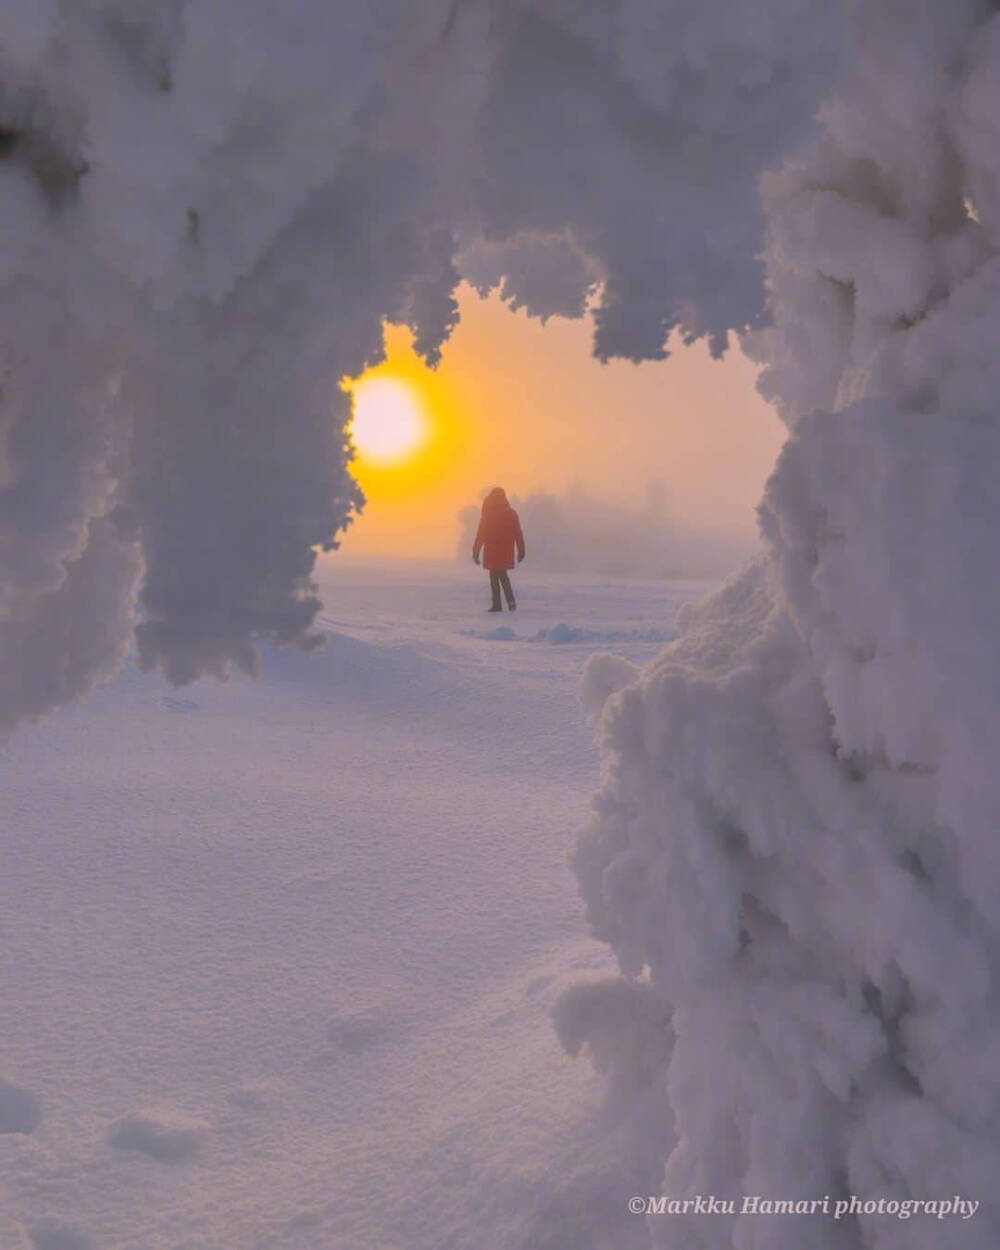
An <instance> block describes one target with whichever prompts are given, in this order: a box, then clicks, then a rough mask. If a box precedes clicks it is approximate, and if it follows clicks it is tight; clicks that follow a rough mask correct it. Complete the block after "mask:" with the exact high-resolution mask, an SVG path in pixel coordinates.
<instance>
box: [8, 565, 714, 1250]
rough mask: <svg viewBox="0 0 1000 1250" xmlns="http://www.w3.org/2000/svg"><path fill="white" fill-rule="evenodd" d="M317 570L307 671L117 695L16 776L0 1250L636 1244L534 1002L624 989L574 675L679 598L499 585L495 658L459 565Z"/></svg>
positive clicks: (630, 1177)
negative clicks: (574, 861) (573, 858)
mask: <svg viewBox="0 0 1000 1250" xmlns="http://www.w3.org/2000/svg"><path fill="white" fill-rule="evenodd" d="M324 579H329V582H330V583H331V584H330V585H328V586H327V587H326V590H327V591H328V592H330V593H331V600H333V598H334V596H335V599H336V602H337V605H338V612H337V620H336V623H335V625H333V626H331V628H334V629H336V631H337V632H335V633H333V634H332V636H331V638H330V642H329V645H328V646H327V648H326V649H324V650H323V651H320V652H318V653H315V654H312V655H308V656H305V655H301V654H299V653H296V652H282V653H277V652H267V653H265V656H264V660H263V667H262V674H261V678H260V680H258V681H240V682H232V683H229V684H227V685H221V686H220V685H216V684H214V683H210V682H205V683H197V684H195V685H194V686H191V687H188V688H187V689H185V690H184V691H183V692H181V693H178V692H176V691H174V690H172V689H171V688H170V687H168V686H166V685H165V684H161V683H160V682H159V681H156V680H150V679H149V678H147V677H143V676H141V675H139V674H138V673H136V672H134V671H132V670H128V671H126V672H125V673H123V674H122V675H121V676H120V677H119V678H118V679H117V680H116V681H115V682H114V683H112V684H111V685H109V686H107V687H105V688H104V689H102V690H101V691H99V692H98V693H97V694H96V695H95V696H94V697H93V698H91V699H90V700H89V701H88V702H87V703H86V704H84V705H83V706H81V707H76V708H72V709H63V710H61V711H59V712H57V713H56V714H55V715H53V717H52V718H51V719H50V720H49V721H48V722H47V723H46V724H45V725H44V726H41V727H39V728H37V729H31V730H27V731H25V732H23V733H22V734H20V735H19V736H18V737H17V739H16V740H15V741H14V742H13V743H12V745H11V747H10V748H9V751H8V752H7V754H6V755H5V756H4V758H3V760H2V769H3V791H4V794H5V796H6V803H5V809H4V815H3V817H2V819H0V846H2V854H3V872H2V874H0V914H2V915H3V941H2V945H0V961H2V963H0V967H2V993H3V1000H4V1003H5V1010H4V1053H3V1061H2V1066H0V1078H3V1079H4V1080H6V1082H7V1086H0V1130H3V1129H4V1127H5V1123H4V1115H5V1114H6V1115H7V1117H8V1122H7V1125H6V1131H0V1176H2V1178H3V1186H4V1188H3V1191H2V1195H3V1196H2V1201H0V1211H2V1216H0V1241H2V1244H3V1245H4V1246H5V1247H17V1248H18V1250H20V1247H22V1246H32V1247H44V1248H45V1250H54V1248H56V1247H58V1248H59V1250H70V1247H73V1248H74V1250H75V1248H76V1247H84V1246H86V1247H88V1248H90V1250H132V1248H133V1247H137V1246H141V1247H142V1250H176V1247H178V1246H182V1245H183V1246H184V1247H188V1248H195V1247H197V1248H199V1250H209V1247H212V1248H214V1250H217V1248H218V1247H220V1246H226V1247H229V1248H232V1250H245V1248H251V1247H252V1248H259V1250H270V1248H279V1247H280V1248H288V1250H297V1248H299V1247H301V1248H302V1250H305V1248H306V1247H308V1248H309V1250H315V1248H316V1247H318V1246H321V1247H323V1250H385V1248H386V1247H389V1246H398V1247H401V1248H402V1247H405V1248H406V1250H442V1248H446V1247H453V1248H454V1250H460V1248H465V1247H468V1246H471V1245H489V1246H490V1247H493V1248H495V1250H538V1247H542V1246H545V1247H550V1248H551V1250H555V1248H557V1247H558V1248H559V1250H580V1247H586V1246H595V1247H598V1246H605V1245H607V1244H609V1243H608V1242H607V1241H606V1240H602V1238H607V1237H612V1238H613V1239H614V1240H613V1244H615V1245H617V1246H630V1245H635V1246H637V1247H641V1246H643V1245H644V1244H645V1242H646V1233H645V1230H644V1228H643V1225H642V1221H641V1220H635V1219H634V1218H631V1219H629V1218H628V1217H627V1213H626V1212H625V1210H624V1199H625V1198H626V1197H627V1196H628V1194H630V1193H631V1191H632V1188H634V1187H635V1186H636V1185H638V1186H639V1188H640V1189H642V1188H645V1187H648V1186H649V1185H654V1188H655V1183H656V1182H655V1176H653V1175H652V1174H650V1175H648V1176H645V1175H644V1173H643V1164H642V1163H640V1162H638V1161H631V1162H629V1161H628V1160H627V1155H625V1154H624V1153H623V1152H624V1151H625V1150H626V1144H625V1143H623V1140H622V1139H621V1138H620V1137H619V1136H616V1130H615V1128H614V1126H613V1125H609V1124H605V1123H603V1121H602V1120H601V1113H600V1107H599V1104H600V1098H599V1089H598V1087H597V1085H596V1082H595V1078H594V1077H593V1075H592V1073H591V1069H590V1065H589V1064H588V1063H586V1062H585V1061H583V1060H580V1061H576V1062H574V1061H573V1060H571V1059H570V1058H569V1057H568V1056H567V1055H566V1054H565V1053H564V1052H563V1050H562V1049H561V1047H560V1045H559V1041H558V1039H557V1037H556V1035H555V1032H554V1030H553V1027H552V1023H551V1020H550V1018H549V1013H550V1009H551V1007H552V1004H553V1002H554V1001H555V998H556V996H557V995H558V993H559V991H560V990H561V989H562V988H563V987H565V985H566V984H567V983H569V982H571V981H574V980H577V979H579V978H580V977H581V976H583V977H584V978H585V979H592V978H594V977H597V976H603V975H606V974H607V973H609V972H610V971H611V970H612V965H611V963H610V960H609V959H608V957H607V955H606V954H605V952H604V950H603V948H602V947H600V946H599V945H598V944H597V943H595V942H593V941H592V940H590V939H587V938H586V937H584V936H583V932H582V924H581V917H580V908H579V902H578V899H577V896H576V888H575V882H574V880H573V878H572V874H571V873H570V871H569V869H568V867H567V865H566V862H565V859H566V854H567V852H568V850H569V848H570V846H571V844H572V835H573V832H574V830H575V829H576V828H577V827H579V826H580V825H581V824H582V823H583V821H584V819H585V817H586V808H587V796H588V793H589V791H591V790H592V789H593V787H594V785H595V784H596V781H597V753H596V749H595V747H594V744H593V741H592V735H591V731H590V729H589V728H588V727H587V725H586V723H585V719H584V715H583V712H582V711H581V710H580V708H579V704H578V687H579V681H580V674H581V671H582V667H583V664H584V662H585V659H586V656H587V655H588V653H589V652H590V650H591V649H592V647H593V645H594V641H593V640H594V638H595V637H601V636H607V637H609V638H618V639H619V640H621V639H626V641H619V642H618V643H616V644H615V645H616V646H618V647H620V649H622V650H623V651H625V652H627V653H628V654H630V655H631V656H632V657H633V658H634V659H636V660H640V659H644V658H649V657H650V656H651V655H652V654H654V653H655V651H656V650H657V649H658V646H659V643H658V642H657V641H655V640H654V641H649V640H645V641H632V642H629V641H627V639H628V638H629V637H630V636H632V635H636V634H639V635H641V634H643V633H645V632H648V631H651V630H653V631H654V632H656V631H662V628H663V623H664V621H667V622H669V620H670V618H671V617H672V615H673V612H674V609H675V607H676V605H677V604H678V603H679V602H680V601H682V600H684V599H687V598H691V597H692V596H693V595H696V594H697V593H698V592H699V589H700V588H699V587H696V586H679V587H678V586H672V585H668V584H663V583H660V584H654V583H622V582H601V581H596V580H595V581H591V582H587V583H576V582H573V581H572V580H571V579H567V578H555V579H546V580H545V581H543V580H542V579H540V578H535V579H533V578H532V577H531V575H530V574H526V573H524V572H523V571H519V573H518V591H519V596H520V601H521V603H522V604H523V607H522V608H521V609H520V610H519V611H518V612H517V613H515V614H513V615H510V616H507V615H505V616H504V617H503V618H502V619H503V622H504V624H505V625H506V624H508V623H510V625H511V627H512V628H513V630H514V631H515V632H516V638H515V639H514V640H508V639H494V638H490V637H488V636H487V635H488V633H489V630H488V628H487V627H488V626H489V625H490V624H491V622H493V621H495V620H496V619H497V618H495V617H488V616H486V615H485V613H484V611H483V609H484V608H485V606H486V602H487V591H486V586H485V578H484V577H483V576H482V574H481V572H480V571H479V570H474V569H472V567H471V565H470V567H469V569H468V570H465V569H456V568H455V567H454V566H442V567H441V568H435V567H433V566H431V567H425V566H421V565H398V566H392V565H381V566H371V567H368V566H364V565H354V564H350V563H347V562H343V561H339V560H338V561H337V562H336V563H331V564H330V565H328V566H327V567H326V569H325V570H324ZM558 626H562V627H563V630H562V631H560V630H559V629H557V627H558ZM574 632H575V633H579V634H580V635H585V636H586V641H584V642H573V641H559V639H562V638H564V637H565V636H566V635H567V634H570V635H572V634H573V633H574ZM550 634H551V638H550V636H549V635H550ZM5 1090H6V1091H8V1092H6V1093H5V1092H4V1091H5ZM17 1091H20V1092H19V1093H17ZM5 1109H6V1111H5ZM646 1171H648V1168H647V1169H646ZM640 1181H642V1183H641V1184H640ZM140 1195H141V1196H140ZM609 1195H610V1196H609ZM619 1198H621V1201H620V1202H619V1201H618V1199H619ZM74 1238H76V1240H74Z"/></svg>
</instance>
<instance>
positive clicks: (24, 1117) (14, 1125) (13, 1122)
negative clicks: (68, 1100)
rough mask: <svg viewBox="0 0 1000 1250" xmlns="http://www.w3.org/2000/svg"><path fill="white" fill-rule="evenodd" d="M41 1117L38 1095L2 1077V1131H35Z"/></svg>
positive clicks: (0, 1098) (0, 1084) (0, 1096)
mask: <svg viewBox="0 0 1000 1250" xmlns="http://www.w3.org/2000/svg"><path fill="white" fill-rule="evenodd" d="M41 1119H42V1104H41V1101H40V1099H39V1098H38V1095H37V1094H33V1093H32V1092H31V1091H30V1090H28V1089H21V1087H20V1086H19V1085H13V1084H11V1082H10V1081H5V1080H4V1079H3V1078H2V1077H0V1133H33V1132H34V1131H35V1129H36V1128H38V1125H39V1123H40V1122H41Z"/></svg>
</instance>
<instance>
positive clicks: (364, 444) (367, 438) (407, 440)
mask: <svg viewBox="0 0 1000 1250" xmlns="http://www.w3.org/2000/svg"><path fill="white" fill-rule="evenodd" d="M351 434H352V436H353V438H354V445H355V447H357V449H358V451H359V452H360V454H361V455H362V456H363V457H365V459H367V460H375V461H379V462H381V463H383V464H384V463H388V462H391V461H394V460H402V459H404V458H405V457H407V456H409V455H410V454H411V453H412V452H414V451H416V450H417V448H418V447H419V446H420V445H421V444H422V443H423V442H424V440H425V439H426V437H427V421H426V419H425V417H424V413H423V410H422V408H421V405H420V400H419V399H418V397H417V395H416V394H415V393H414V391H413V390H412V389H411V388H410V387H409V386H407V384H406V383H405V382H402V381H400V380H399V379H398V378H369V379H368V380H367V381H365V382H359V383H358V385H357V386H356V387H355V388H354V420H353V422H352V424H351Z"/></svg>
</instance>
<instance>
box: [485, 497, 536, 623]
mask: <svg viewBox="0 0 1000 1250" xmlns="http://www.w3.org/2000/svg"><path fill="white" fill-rule="evenodd" d="M515 547H516V548H517V562H518V564H520V563H521V561H522V560H523V559H524V534H523V533H522V532H521V522H520V520H519V519H518V515H517V513H516V512H515V511H514V509H513V508H512V507H511V506H510V503H509V502H508V500H507V495H506V493H505V492H504V490H503V487H501V486H495V487H494V488H493V489H492V490H491V491H490V493H489V494H488V495H487V496H486V498H485V499H484V500H483V511H482V514H481V516H480V518H479V528H478V529H477V530H476V540H475V542H474V543H473V544H472V558H473V560H474V561H475V562H476V564H478V563H479V553H480V552H482V553H483V568H484V569H486V571H487V572H488V573H489V575H490V595H491V597H492V604H491V606H490V608H489V611H490V612H502V611H503V608H502V607H501V605H500V591H501V590H502V591H503V593H504V598H505V599H506V600H507V608H508V610H509V611H511V612H513V611H514V609H515V608H516V607H517V604H516V602H515V601H514V589H513V587H512V586H511V584H510V576H509V570H510V569H512V568H513V567H514V549H515Z"/></svg>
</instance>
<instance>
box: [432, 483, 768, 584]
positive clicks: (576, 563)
mask: <svg viewBox="0 0 1000 1250" xmlns="http://www.w3.org/2000/svg"><path fill="white" fill-rule="evenodd" d="M645 494H646V498H645V500H644V503H643V504H642V505H641V506H639V507H628V506H625V505H623V504H615V503H610V502H607V501H606V500H602V499H598V498H596V497H594V496H593V495H591V494H589V493H588V491H587V490H586V489H585V488H583V487H581V486H577V487H574V488H572V489H570V490H568V491H566V492H565V494H562V495H553V494H549V493H546V492H544V491H535V492H532V493H531V494H529V495H526V496H525V497H524V498H520V497H518V496H517V495H512V496H511V503H512V505H513V507H514V508H516V509H517V513H518V516H519V517H520V519H521V525H522V528H523V529H524V532H525V537H526V541H527V542H528V543H529V544H530V550H531V567H532V568H533V569H541V570H544V571H546V572H550V573H591V574H593V573H597V574H601V575H605V576H610V577H638V578H647V577H648V578H660V577H665V578H670V577H676V578H691V577H702V578H710V577H721V576H724V575H726V574H728V573H731V572H732V571H733V570H735V569H738V568H739V567H740V566H741V565H742V564H744V563H745V562H746V560H747V559H748V558H749V557H750V556H752V555H753V553H754V551H755V549H756V544H755V543H754V541H753V539H752V538H750V537H747V536H745V535H741V534H738V533H732V532H728V533H727V532H720V533H714V534H713V533H710V532H705V531H702V530H699V529H696V528H693V527H692V526H690V525H684V524H677V523H675V522H674V521H672V520H671V518H670V513H669V510H668V508H667V506H666V505H665V503H664V500H663V499H662V497H661V493H660V491H659V490H658V489H657V487H656V485H655V484H651V485H650V486H649V487H648V488H647V490H646V492H645ZM458 520H459V525H460V531H461V532H460V536H459V541H458V546H457V549H456V555H457V558H458V559H459V560H468V558H469V552H470V551H471V550H472V543H473V539H474V538H475V536H476V527H477V526H478V524H479V508H478V507H474V506H470V507H468V508H463V509H462V510H461V512H460V513H459V516H458Z"/></svg>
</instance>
